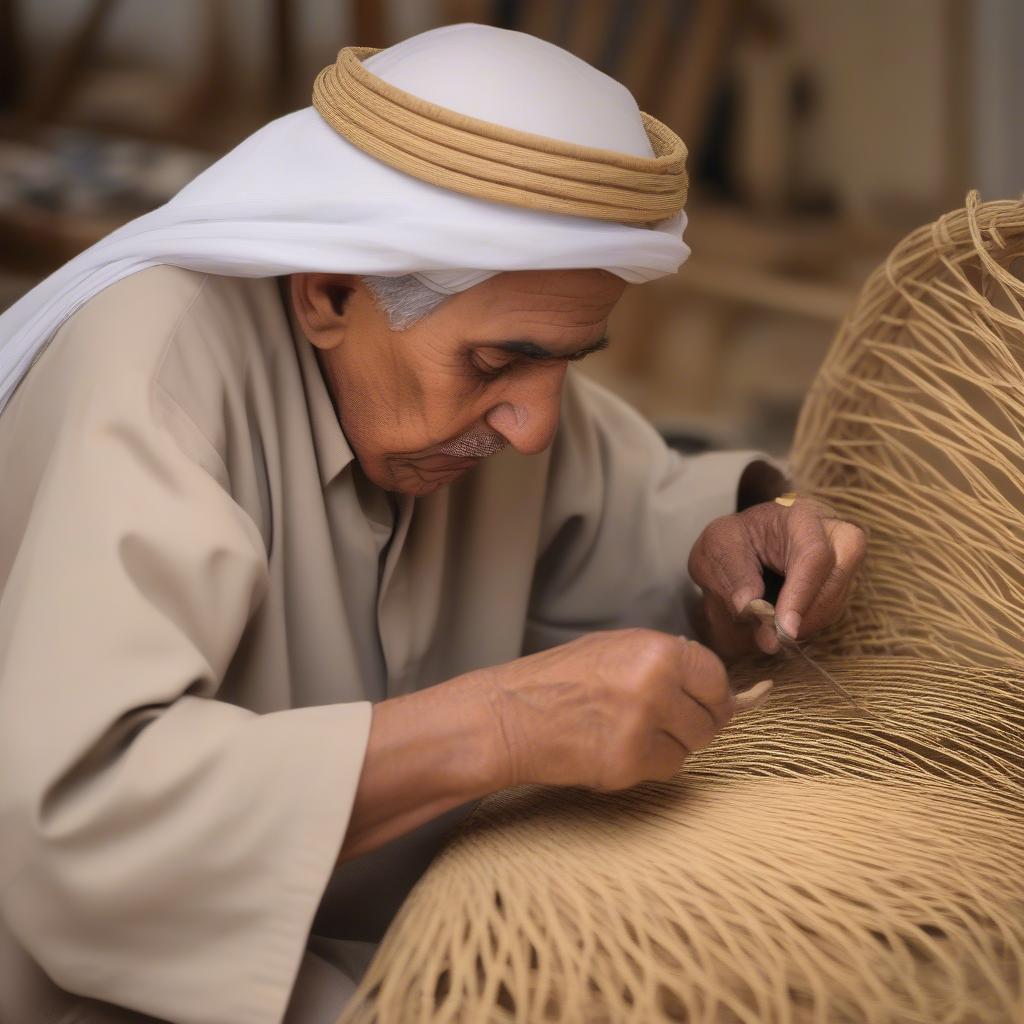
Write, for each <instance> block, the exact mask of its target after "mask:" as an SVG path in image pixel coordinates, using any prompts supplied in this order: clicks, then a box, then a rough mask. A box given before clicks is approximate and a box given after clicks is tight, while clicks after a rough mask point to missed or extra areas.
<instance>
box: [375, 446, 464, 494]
mask: <svg viewBox="0 0 1024 1024" xmlns="http://www.w3.org/2000/svg"><path fill="white" fill-rule="evenodd" d="M396 461H397V464H395V463H392V464H391V465H390V466H389V469H390V472H389V477H390V485H389V486H388V487H387V489H388V490H390V491H395V492H397V493H398V494H404V495H406V496H408V497H412V498H423V497H425V496H426V495H428V494H433V493H434V491H439V490H441V488H442V487H448V486H449V485H450V484H453V483H455V482H456V481H457V480H460V479H461V478H462V477H463V476H465V475H466V473H468V472H469V471H470V470H471V469H475V468H476V467H477V466H479V465H480V463H481V462H482V461H483V459H466V458H455V457H452V456H430V457H428V458H424V459H404V458H403V459H401V460H396Z"/></svg>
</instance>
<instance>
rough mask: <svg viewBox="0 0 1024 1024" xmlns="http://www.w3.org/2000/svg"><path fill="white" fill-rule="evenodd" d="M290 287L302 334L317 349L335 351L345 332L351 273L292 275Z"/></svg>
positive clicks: (351, 288) (347, 326)
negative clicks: (333, 349)
mask: <svg viewBox="0 0 1024 1024" xmlns="http://www.w3.org/2000/svg"><path fill="white" fill-rule="evenodd" d="M289 285H290V288H291V296H292V308H293V309H294V310H295V316H296V317H297V318H298V321H299V326H301V327H302V332H303V334H305V335H306V337H307V338H308V339H309V340H310V341H311V342H312V343H313V344H314V345H315V346H316V347H317V348H319V349H323V350H325V351H326V350H328V349H332V348H337V347H338V346H339V345H340V344H341V343H342V342H343V341H344V340H345V335H346V334H347V333H348V328H349V323H350V321H351V314H350V312H349V306H350V302H349V299H350V298H351V296H352V290H353V288H354V287H355V278H354V277H353V276H352V275H351V274H292V275H291V278H290V281H289Z"/></svg>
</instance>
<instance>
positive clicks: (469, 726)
mask: <svg viewBox="0 0 1024 1024" xmlns="http://www.w3.org/2000/svg"><path fill="white" fill-rule="evenodd" d="M491 700H492V699H491V696H490V695H489V694H488V692H487V690H486V688H485V684H484V683H483V680H482V679H481V678H480V677H478V676H476V675H474V674H472V673H471V674H469V675H465V676H460V677H458V678H457V679H453V680H451V681H449V682H447V683H441V684H440V685H438V686H432V687H430V688H428V689H426V690H421V691H419V692H418V693H412V694H409V695H408V696H405V697H396V698H395V699H393V700H386V701H383V702H382V703H380V704H377V705H375V706H374V709H373V723H372V725H371V728H370V738H369V742H368V744H367V749H366V757H365V759H364V761H363V770H362V774H361V776H360V779H359V787H358V789H357V791H356V798H355V803H354V804H353V808H352V816H351V818H350V820H349V826H348V831H347V833H346V835H345V842H344V844H343V845H342V848H341V854H340V858H339V859H340V861H342V862H344V861H347V860H352V859H353V858H355V857H359V856H361V855H362V854H364V853H369V852H370V851H371V850H375V849H377V847H379V846H383V845H384V844H385V843H387V842H390V840H392V839H395V838H397V837H398V836H400V835H402V834H404V833H406V832H410V831H412V830H413V829H415V828H418V827H419V826H420V825H423V824H425V823H426V822H428V821H430V820H431V819H432V818H436V817H437V816H438V815H440V814H443V813H444V812H445V811H448V810H450V809H451V808H453V807H458V806H459V805H461V804H464V803H466V802H468V801H470V800H476V799H479V798H480V797H482V796H485V795H486V794H488V793H492V792H494V791H495V790H498V789H501V788H503V787H504V786H505V785H506V784H507V781H506V778H505V775H506V769H505V764H504V761H503V759H502V758H503V754H502V749H501V743H500V740H499V739H498V728H499V726H498V719H497V717H496V715H495V713H494V711H493V708H492V703H491Z"/></svg>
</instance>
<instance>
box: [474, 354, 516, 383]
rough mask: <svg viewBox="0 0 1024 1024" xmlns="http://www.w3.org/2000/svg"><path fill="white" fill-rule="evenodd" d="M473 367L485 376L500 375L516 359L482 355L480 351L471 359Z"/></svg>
mask: <svg viewBox="0 0 1024 1024" xmlns="http://www.w3.org/2000/svg"><path fill="white" fill-rule="evenodd" d="M471 362H472V365H473V369H474V370H476V372H477V373H479V374H480V375H481V376H483V377H500V376H501V374H502V373H504V372H505V371H506V370H507V369H509V367H511V366H512V364H513V363H514V362H515V360H514V359H501V358H496V359H495V358H491V359H488V358H487V357H486V356H482V355H480V354H479V353H478V354H477V355H475V356H474V357H473V359H472V360H471Z"/></svg>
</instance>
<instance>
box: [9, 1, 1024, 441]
mask: <svg viewBox="0 0 1024 1024" xmlns="http://www.w3.org/2000/svg"><path fill="white" fill-rule="evenodd" d="M457 21H475V22H484V23H489V24H494V25H500V26H502V27H506V28H516V29H520V30H522V31H526V32H531V33H533V34H535V35H538V36H541V37H543V38H546V39H549V40H551V41H552V42H555V43H558V44H559V45H561V46H564V47H566V48H567V49H569V50H572V51H573V52H574V53H576V54H578V55H579V56H581V57H583V58H584V59H585V60H587V61H589V62H590V63H592V64H594V65H596V66H597V67H600V68H601V69H602V70H604V71H606V72H607V73H608V74H610V75H612V76H613V77H615V78H617V79H619V80H620V81H622V82H623V83H625V84H626V85H627V86H628V87H629V88H630V90H631V91H632V92H633V94H634V95H635V96H636V97H637V99H638V101H639V103H640V106H641V108H642V109H644V110H647V111H649V112H650V113H652V114H654V115H655V116H656V117H658V118H660V119H661V120H663V121H665V122H667V123H668V124H669V125H670V126H671V127H673V128H674V129H675V130H676V131H677V132H679V134H680V135H681V136H682V137H683V139H684V140H685V141H686V143H687V145H688V147H689V151H690V159H689V167H690V174H691V192H690V195H691V198H690V202H689V204H688V213H689V217H690V227H689V229H688V233H687V239H688V241H689V243H690V245H691V246H692V248H693V256H692V258H691V260H690V261H689V262H688V263H687V264H686V265H685V266H684V267H683V269H682V271H681V272H680V273H679V275H678V276H676V277H674V278H672V279H669V280H665V281H660V282H656V283H654V284H651V285H645V286H643V287H642V288H634V289H630V291H629V292H627V297H626V298H625V299H624V300H623V302H622V303H621V306H620V309H619V310H618V311H617V312H616V321H615V323H614V324H613V330H612V335H613V337H614V345H613V346H612V347H611V348H610V349H609V350H608V351H607V352H605V353H602V354H601V355H600V356H596V357H594V358H593V359H592V360H588V361H587V363H586V364H585V372H587V373H591V374H593V375H594V376H596V377H598V378H599V379H601V380H603V381H604V382H605V383H606V384H608V385H609V386H610V387H611V388H613V389H614V390H616V391H618V392H619V393H620V394H622V395H624V396H625V397H626V398H627V399H628V400H630V401H631V402H632V403H633V404H634V405H636V406H637V407H638V408H640V409H641V410H642V411H643V412H644V413H646V414H647V415H648V416H649V417H650V418H651V419H652V420H653V421H654V422H655V423H656V424H657V425H658V426H659V428H661V429H662V430H663V431H664V432H665V433H666V435H668V436H670V438H673V439H674V440H675V441H676V442H677V443H678V444H679V445H680V446H681V447H686V448H691V449H700V448H702V447H707V446H715V447H717V446H723V445H724V446H735V445H752V446H756V447H761V448H766V449H768V450H769V451H772V452H775V453H782V452H784V451H785V449H786V447H787V445H788V442H789V438H790V436H791V433H792V428H793V424H794V422H795V417H796V414H797V411H798V410H799V407H800V403H801V401H802V398H803V395H804V394H805V392H806V390H807V387H808V385H809V383H810V381H811V379H812V378H813V375H814V373H815V370H816V368H817V366H818V364H819V363H820V361H821V359H822V357H823V356H824V353H825V350H826V348H827V346H828V343H829V340H830V339H831V337H832V335H833V334H834V332H835V330H836V327H837V326H838V324H839V322H840V320H841V318H842V316H843V314H844V313H845V311H846V310H847V309H848V308H849V307H850V305H851V303H852V302H853V300H854V298H855V296H856V294H857V290H858V288H859V286H860V284H861V283H862V282H863V280H864V279H865V277H866V276H867V274H868V272H869V271H870V270H871V269H872V268H873V267H874V266H875V265H876V264H877V263H878V262H879V261H880V260H881V259H883V258H884V256H885V254H886V253H887V252H888V250H889V249H890V248H891V247H892V245H893V244H894V243H895V242H896V241H897V240H898V239H899V238H900V237H901V236H902V235H903V234H905V233H906V232H907V231H908V230H910V229H911V228H913V227H915V226H917V225H919V224H921V223H924V222H926V221H929V220H931V219H933V218H934V217H936V216H937V215H939V214H940V213H942V212H944V211H945V210H947V209H950V208H952V207H955V206H958V205H961V204H962V202H963V198H964V194H965V192H966V191H967V189H968V188H970V187H973V188H978V189H980V190H981V193H982V197H983V198H984V199H996V198H1008V197H1014V196H1019V195H1020V193H1021V191H1022V190H1024V131H1022V125H1021V117H1020V111H1021V108H1022V106H1024V61H1022V60H1021V58H1020V56H1019V55H1020V54H1021V53H1022V52H1024V0H175V2H173V3H169V2H166V0H0V309H2V308H4V307H5V306H6V305H7V304H9V303H10V302H12V301H14V299H15V298H17V296H18V295H20V294H22V293H23V292H24V291H25V290H27V289H28V288H29V287H31V285H32V284H34V283H35V282H36V281H38V280H40V279H41V278H42V277H44V276H45V275H46V274H47V273H49V272H50V271H51V270H53V269H54V268H55V267H57V266H59V265H60V264H61V263H62V262H64V261H65V260H67V259H69V258H70V257H71V256H73V255H74V254H75V253H76V252H78V251H80V250H81V249H83V248H85V247H86V246H87V245H89V244H90V243H92V242H93V241H95V240H96V239H98V238H100V237H102V236H103V235H104V234H106V233H107V232H108V231H110V230H111V229H112V228H114V227H116V226H118V225H119V224H121V223H123V222H124V221H126V220H128V219H130V218H132V217H134V216H137V215H138V214H139V213H142V212H144V211H146V210H148V209H151V208H152V207H154V206H157V205H159V204H160V203H162V202H163V201H164V200H166V199H167V198H169V197H170V196H171V195H173V193H174V192H176V191H177V190H178V189H179V188H180V187H181V186H182V185H183V184H184V183H185V182H186V181H188V180H189V179H190V178H191V177H193V176H194V175H195V174H196V173H198V172H199V171H200V170H202V168H203V167H205V166H207V165H208V164H209V163H210V162H212V161H213V160H215V159H216V158H217V156H218V155H219V154H221V153H223V152H225V151H226V150H227V149H229V148H230V147H232V146H233V145H235V144H236V143H237V142H239V141H240V140H241V139H242V138H244V137H245V136H246V135H247V134H249V133H250V132H251V131H253V130H254V129H255V128H257V127H258V126H259V125H260V124H262V123H264V122H265V121H266V120H268V119H270V118H272V117H275V116H277V115H279V114H281V113H285V112H287V111H289V110H293V109H295V108H297V107H300V106H304V105H305V104H306V103H307V102H308V97H309V92H310V87H311V85H312V81H313V78H314V76H315V74H316V72H317V71H318V70H319V69H320V68H321V67H322V66H323V65H325V64H327V63H329V62H331V61H333V60H334V57H335V54H336V51H337V50H338V48H339V47H341V46H346V45H368V46H387V45H389V44H390V43H392V42H397V41H398V40H400V39H403V38H405V37H406V36H408V35H412V34H415V33H417V32H420V31H423V30H425V29H427V28H431V27H434V26H437V25H442V24H447V23H450V22H457ZM472 87H473V83H472V82H467V83H466V88H467V89H471V88H472Z"/></svg>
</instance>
